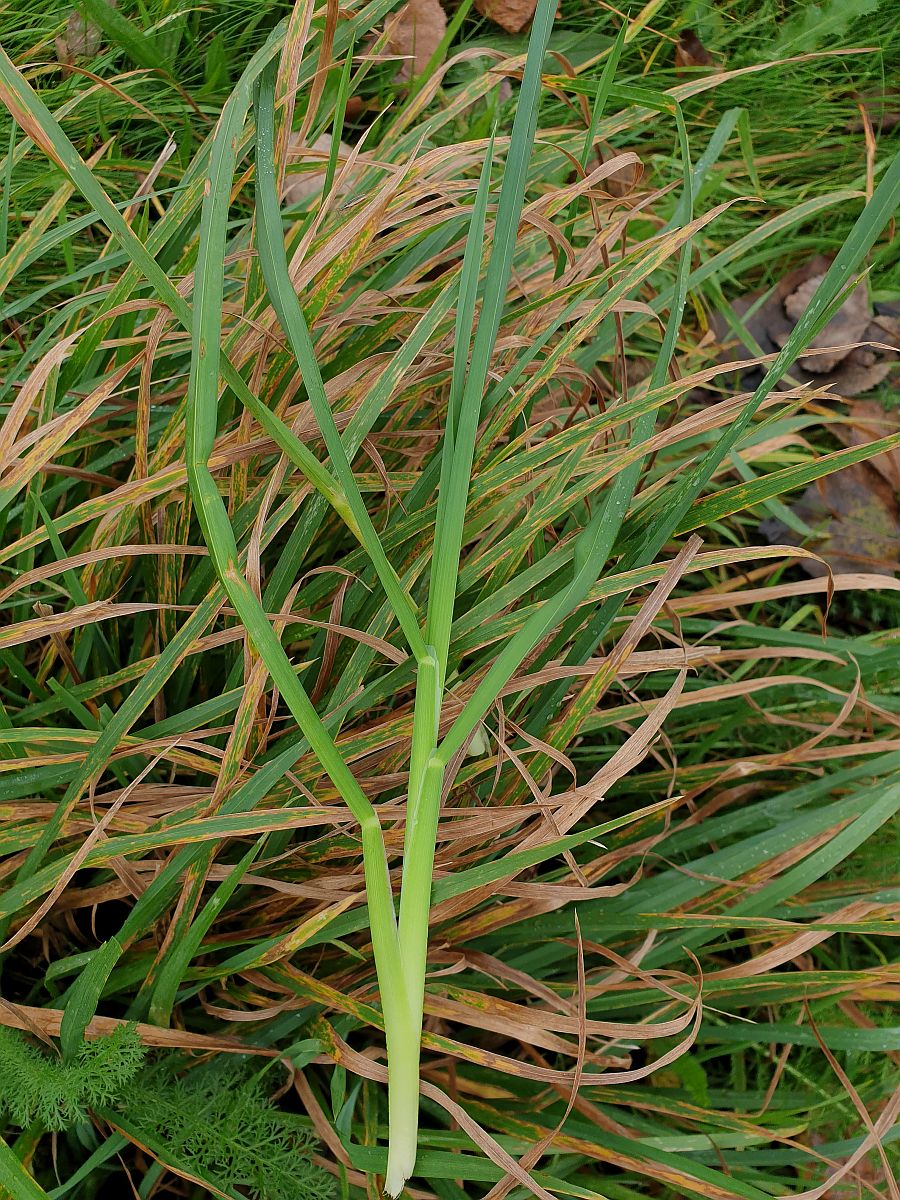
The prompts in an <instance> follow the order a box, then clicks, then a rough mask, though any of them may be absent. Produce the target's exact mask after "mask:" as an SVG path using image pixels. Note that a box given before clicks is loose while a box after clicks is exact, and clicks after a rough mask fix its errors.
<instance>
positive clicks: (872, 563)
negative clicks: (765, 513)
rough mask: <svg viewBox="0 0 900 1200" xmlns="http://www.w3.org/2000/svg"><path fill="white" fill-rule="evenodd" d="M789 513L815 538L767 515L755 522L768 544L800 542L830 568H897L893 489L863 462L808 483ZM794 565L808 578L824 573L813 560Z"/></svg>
mask: <svg viewBox="0 0 900 1200" xmlns="http://www.w3.org/2000/svg"><path fill="white" fill-rule="evenodd" d="M864 440H866V441H867V440H868V438H866V439H864ZM791 511H792V512H793V513H794V515H795V516H797V517H799V518H800V520H801V521H803V522H804V523H805V524H806V525H808V526H809V527H810V528H811V529H814V530H815V531H816V533H817V534H819V535H820V536H818V537H817V538H816V539H815V540H813V539H803V538H802V537H801V535H800V534H798V533H797V532H795V531H794V530H793V529H789V528H788V527H787V526H786V525H785V524H784V523H783V522H782V521H779V520H777V519H774V518H771V519H768V520H765V521H761V522H760V531H761V532H762V534H763V535H764V536H765V537H766V538H767V539H768V540H769V541H770V542H773V543H774V542H782V543H784V542H787V543H789V544H791V545H800V544H801V542H802V543H803V544H804V545H805V547H806V549H808V550H812V551H814V552H815V553H816V554H818V555H819V556H820V557H821V558H823V559H824V560H825V563H827V564H828V566H829V567H831V569H832V570H833V571H859V570H875V571H880V572H884V573H886V574H893V573H894V572H895V571H896V570H897V567H898V562H900V508H898V505H897V497H896V495H895V493H894V489H893V487H892V486H891V485H890V483H889V482H888V481H887V480H886V479H885V478H884V476H883V475H882V474H881V473H880V472H879V471H877V470H875V469H874V468H873V467H872V466H871V465H870V464H869V463H856V464H854V465H853V466H852V467H846V468H845V469H844V470H843V471H836V472H835V473H834V474H833V475H827V476H825V478H824V479H820V480H818V482H817V483H815V484H811V485H810V486H809V487H808V488H807V489H806V491H805V492H804V493H803V495H802V496H801V497H800V499H799V500H797V501H796V502H795V503H794V504H792V505H791ZM799 565H800V566H801V567H802V568H803V570H804V571H806V573H807V574H808V575H811V576H813V578H819V577H821V576H823V575H825V574H827V568H826V566H825V565H824V564H823V563H820V562H818V561H816V559H811V558H804V559H802V560H801V561H800V564H799Z"/></svg>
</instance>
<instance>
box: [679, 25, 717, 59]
mask: <svg viewBox="0 0 900 1200" xmlns="http://www.w3.org/2000/svg"><path fill="white" fill-rule="evenodd" d="M714 65H715V60H714V59H713V56H712V55H711V54H710V52H709V51H708V50H707V48H706V47H705V46H704V45H703V43H702V42H701V41H700V38H699V37H698V36H697V34H696V33H695V32H694V30H693V29H683V30H682V31H681V33H680V34H679V35H678V41H677V42H676V43H675V66H676V67H679V68H681V67H712V66H714Z"/></svg>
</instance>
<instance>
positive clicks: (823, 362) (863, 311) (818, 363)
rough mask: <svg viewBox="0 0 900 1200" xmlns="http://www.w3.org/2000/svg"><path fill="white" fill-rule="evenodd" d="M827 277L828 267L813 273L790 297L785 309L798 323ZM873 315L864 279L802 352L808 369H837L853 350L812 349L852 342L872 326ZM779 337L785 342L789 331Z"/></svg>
mask: <svg viewBox="0 0 900 1200" xmlns="http://www.w3.org/2000/svg"><path fill="white" fill-rule="evenodd" d="M824 277H825V273H824V271H823V272H822V273H821V274H817V275H811V276H810V278H809V279H805V280H804V281H803V283H801V284H800V286H799V287H798V288H797V289H796V290H795V291H793V292H791V294H790V295H789V296H788V297H786V299H785V301H784V311H785V313H786V315H787V316H788V318H789V319H790V320H791V321H792V322H793V323H794V324H795V325H796V323H797V322H798V321H799V320H800V318H801V317H802V316H803V314H804V313H805V312H806V310H807V309H808V308H809V305H810V302H811V301H812V298H813V296H814V295H815V294H816V291H817V290H818V287H819V284H820V283H821V282H822V280H823V279H824ZM870 319H871V314H870V311H869V298H868V295H867V293H866V286H865V283H862V282H861V283H859V284H857V286H856V287H855V288H854V289H853V291H852V292H851V293H850V295H849V296H848V297H847V299H846V300H845V301H844V303H843V304H842V305H841V307H840V308H839V309H838V311H837V312H836V313H835V314H834V316H833V317H832V318H831V320H830V321H829V322H828V324H827V325H826V326H825V328H824V329H823V330H822V331H821V332H820V333H817V334H816V336H815V337H814V338H813V340H812V341H811V342H810V343H809V347H808V349H807V352H806V353H805V354H803V355H802V356H801V358H800V362H801V363H802V364H803V366H804V367H806V369H807V370H808V371H813V372H815V374H817V375H821V374H827V373H828V372H829V371H833V370H834V368H835V367H836V366H837V365H838V363H839V362H843V360H844V359H845V358H846V357H847V355H848V354H849V353H850V351H849V350H844V349H837V350H829V351H828V352H827V353H816V354H814V353H812V351H814V350H820V351H821V350H822V349H823V348H824V347H829V346H837V347H840V346H843V345H845V344H847V343H849V342H858V341H860V339H861V338H862V337H863V335H864V334H865V332H866V329H867V328H868V326H869V321H870ZM775 340H776V341H777V342H778V343H779V345H784V343H785V342H786V341H787V335H785V334H784V333H782V334H780V335H779V337H777V338H776V339H775Z"/></svg>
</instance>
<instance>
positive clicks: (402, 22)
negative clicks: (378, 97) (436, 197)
mask: <svg viewBox="0 0 900 1200" xmlns="http://www.w3.org/2000/svg"><path fill="white" fill-rule="evenodd" d="M388 29H389V34H390V36H389V40H388V50H389V52H390V53H391V54H396V55H398V56H400V55H402V56H403V58H404V59H405V60H406V61H405V62H403V63H402V64H401V66H400V70H399V71H398V72H397V76H396V77H397V80H398V81H399V82H401V83H407V82H409V80H410V79H413V78H414V77H415V76H416V75H421V74H422V72H423V71H424V70H425V68H426V67H427V66H428V63H429V62H430V61H431V56H432V55H433V54H434V53H435V51H436V50H437V48H438V46H440V44H441V39H442V38H443V36H444V34H445V33H446V32H447V14H446V13H445V12H444V10H443V8H442V7H441V6H440V4H439V3H438V0H407V3H406V4H404V5H403V7H402V8H401V9H400V11H399V12H398V13H397V14H396V16H393V17H390V18H389V19H388Z"/></svg>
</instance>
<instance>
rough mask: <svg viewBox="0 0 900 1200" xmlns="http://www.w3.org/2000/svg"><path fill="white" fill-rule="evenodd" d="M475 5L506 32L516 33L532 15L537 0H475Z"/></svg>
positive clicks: (483, 14)
mask: <svg viewBox="0 0 900 1200" xmlns="http://www.w3.org/2000/svg"><path fill="white" fill-rule="evenodd" d="M475 7H476V8H477V9H478V11H479V12H480V13H481V15H482V16H484V17H487V18H488V20H490V21H493V22H494V23H495V24H497V25H499V26H500V28H501V29H505V30H506V32H507V33H518V32H519V31H520V30H521V29H524V28H525V26H526V25H527V24H528V22H529V21H530V20H531V18H532V17H533V16H534V10H535V8H536V7H537V0H475Z"/></svg>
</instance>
